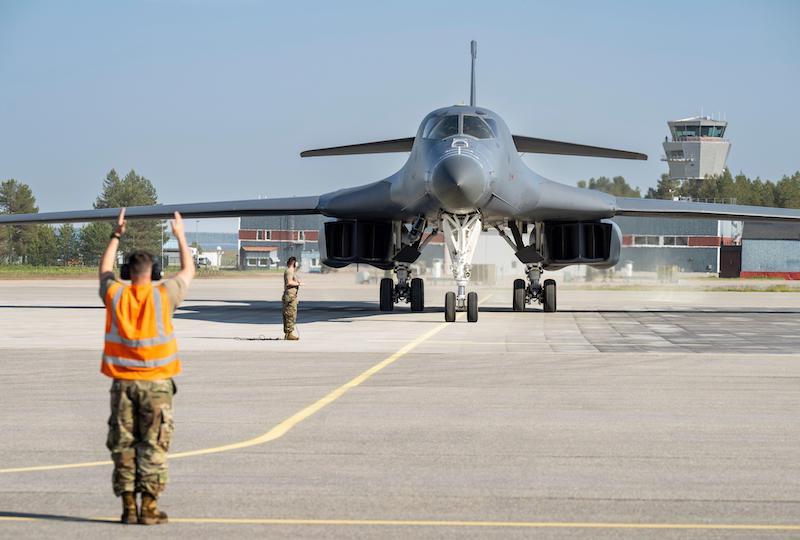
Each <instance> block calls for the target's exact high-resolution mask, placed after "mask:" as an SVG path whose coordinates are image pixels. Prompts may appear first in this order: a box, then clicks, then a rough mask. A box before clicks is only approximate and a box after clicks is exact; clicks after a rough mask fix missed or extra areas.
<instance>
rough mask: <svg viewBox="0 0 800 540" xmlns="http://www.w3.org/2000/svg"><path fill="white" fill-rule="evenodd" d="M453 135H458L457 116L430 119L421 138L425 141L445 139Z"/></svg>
mask: <svg viewBox="0 0 800 540" xmlns="http://www.w3.org/2000/svg"><path fill="white" fill-rule="evenodd" d="M426 132H427V133H426ZM453 135H458V115H457V114H453V115H449V116H445V117H440V118H431V120H430V121H429V122H428V125H427V126H425V130H424V132H423V137H425V138H426V139H446V138H447V137H452V136H453Z"/></svg>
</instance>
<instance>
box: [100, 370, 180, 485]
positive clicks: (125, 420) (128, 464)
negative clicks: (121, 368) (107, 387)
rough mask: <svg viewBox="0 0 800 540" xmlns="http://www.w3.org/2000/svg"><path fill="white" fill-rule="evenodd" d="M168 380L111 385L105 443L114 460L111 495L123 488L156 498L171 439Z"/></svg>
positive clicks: (164, 475)
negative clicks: (109, 414)
mask: <svg viewBox="0 0 800 540" xmlns="http://www.w3.org/2000/svg"><path fill="white" fill-rule="evenodd" d="M174 393H175V385H174V383H173V382H172V379H161V380H155V381H134V380H121V379H115V380H114V382H113V383H112V384H111V417H110V418H109V419H108V439H107V441H106V446H107V447H108V449H109V450H110V451H111V459H113V461H114V473H113V476H112V480H111V481H112V484H113V486H114V494H115V495H117V496H120V495H121V494H122V493H124V492H126V491H130V492H144V493H149V494H150V495H152V496H153V497H156V498H157V497H158V496H159V495H160V494H161V492H162V491H164V488H165V487H166V484H167V451H168V450H169V443H170V441H171V440H172V432H173V429H174V424H173V420H172V396H173V395H174Z"/></svg>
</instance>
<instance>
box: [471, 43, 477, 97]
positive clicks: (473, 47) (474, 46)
mask: <svg viewBox="0 0 800 540" xmlns="http://www.w3.org/2000/svg"><path fill="white" fill-rule="evenodd" d="M469 48H470V54H471V55H472V71H471V74H472V76H471V85H470V90H469V106H470V107H474V106H475V58H476V57H477V56H478V42H477V41H475V40H474V39H473V40H472V41H471V42H470V44H469Z"/></svg>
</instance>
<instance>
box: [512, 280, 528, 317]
mask: <svg viewBox="0 0 800 540" xmlns="http://www.w3.org/2000/svg"><path fill="white" fill-rule="evenodd" d="M511 309H512V310H513V311H525V280H524V279H515V280H514V296H513V297H512V300H511Z"/></svg>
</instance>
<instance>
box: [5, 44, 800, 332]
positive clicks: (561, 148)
mask: <svg viewBox="0 0 800 540" xmlns="http://www.w3.org/2000/svg"><path fill="white" fill-rule="evenodd" d="M476 52H477V46H476V43H475V42H474V41H473V42H472V43H471V57H472V68H471V90H470V104H469V106H467V105H456V106H452V107H444V108H442V109H437V110H435V111H433V112H431V113H430V114H428V115H427V116H426V117H425V118H424V119H423V120H422V123H421V124H420V127H419V130H418V131H417V134H416V135H415V136H414V137H406V138H403V139H393V140H386V141H377V142H368V143H363V144H353V145H348V146H337V147H333V148H322V149H317V150H308V151H305V152H302V153H301V154H300V155H301V156H302V157H311V156H338V155H354V154H379V153H389V152H409V157H408V160H407V161H406V163H405V164H404V165H403V167H402V168H401V169H400V170H399V171H397V172H396V173H394V174H393V175H391V176H389V177H387V178H385V179H383V180H379V181H377V182H374V183H371V184H367V185H364V186H360V187H355V188H347V189H340V190H338V191H334V192H331V193H326V194H324V195H319V196H311V197H288V198H275V199H250V200H240V201H226V202H208V203H189V204H168V205H155V206H140V207H131V208H128V210H127V213H126V216H127V217H128V218H130V219H135V218H157V219H166V218H169V217H171V216H172V214H173V212H176V211H179V212H181V213H182V214H183V215H184V216H185V217H188V218H218V217H240V216H248V215H255V216H266V215H302V214H322V215H324V216H327V217H329V218H332V219H331V220H330V221H327V222H325V223H324V224H323V226H322V229H321V231H320V233H321V234H320V237H319V245H320V255H321V258H322V260H323V263H324V264H326V265H327V266H330V267H335V268H341V267H345V266H348V265H350V264H356V263H361V264H369V265H372V266H375V267H377V268H381V269H384V270H393V271H394V272H395V275H396V280H394V279H391V278H384V279H382V280H381V283H380V309H381V311H391V310H392V309H393V308H394V306H395V304H397V303H399V302H406V303H410V307H411V310H412V311H422V310H423V309H424V308H425V294H424V283H423V280H422V279H421V278H420V277H413V276H412V270H411V265H412V264H413V263H414V262H415V261H416V260H417V259H418V258H419V257H420V254H421V252H422V250H423V249H424V248H425V246H426V245H427V244H428V242H429V241H430V240H431V239H432V238H433V237H434V235H435V234H437V233H440V232H441V233H442V234H443V236H444V240H445V244H446V246H447V250H448V252H449V256H450V257H449V261H450V267H451V268H450V269H451V271H452V274H453V278H454V280H455V284H456V290H455V291H453V292H448V293H446V295H445V302H444V304H445V308H444V316H445V320H446V321H454V320H455V318H456V312H458V311H466V312H467V320H468V321H470V322H475V321H477V320H478V296H477V293H475V292H467V287H468V285H469V278H470V264H471V261H472V257H473V253H474V251H475V247H476V244H477V241H478V236H479V235H480V233H481V231H486V230H488V229H490V228H491V229H495V230H497V232H498V233H499V235H500V236H501V237H502V238H503V239H505V241H506V242H507V243H508V245H509V246H510V248H511V249H512V250H513V251H514V253H515V254H516V256H517V258H518V259H519V260H520V262H522V263H523V264H524V265H525V269H526V270H525V274H524V278H525V279H523V278H522V277H520V279H516V280H515V281H514V283H513V295H512V307H513V310H514V311H524V310H525V307H526V305H527V304H532V303H539V304H541V305H542V307H543V311H544V312H554V311H556V282H555V281H554V280H552V279H545V280H542V274H543V272H545V271H551V270H558V269H561V268H564V267H567V266H570V265H577V264H583V265H587V266H592V267H595V268H610V267H613V266H614V265H616V264H617V262H618V261H619V256H620V247H621V243H622V242H621V237H622V235H621V233H620V229H619V227H618V226H617V225H616V224H615V223H614V222H613V221H611V220H610V219H609V218H611V217H613V216H618V215H628V216H650V217H685V218H710V219H732V220H749V219H757V220H766V221H800V211H797V210H790V209H782V208H764V207H757V206H742V205H729V204H708V203H697V202H688V201H668V200H654V199H635V198H625V197H614V196H611V195H609V194H606V193H603V192H599V191H593V190H588V189H581V188H577V187H571V186H567V185H564V184H560V183H557V182H553V181H551V180H548V179H546V178H543V177H542V176H540V175H538V174H537V173H535V172H533V171H532V170H530V169H529V168H528V167H527V166H526V165H525V164H524V163H523V162H522V159H521V157H520V155H521V154H524V153H539V154H561V155H568V156H590V157H602V158H619V159H640V160H644V159H647V156H646V155H644V154H640V153H636V152H628V151H624V150H614V149H610V148H600V147H596V146H586V145H581V144H573V143H567V142H559V141H553V140H547V139H538V138H533V137H523V136H520V135H512V134H511V132H510V131H509V129H508V127H507V126H506V123H505V122H504V121H503V120H502V118H500V116H499V115H497V114H496V113H494V112H492V111H490V110H489V109H485V108H483V107H478V106H477V105H476V104H475V59H476ZM118 213H119V209H118V208H104V209H93V210H81V211H68V212H51V213H37V214H16V215H6V216H0V224H18V223H64V222H87V221H99V220H110V219H113V218H115V217H116V216H117V214H118Z"/></svg>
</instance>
